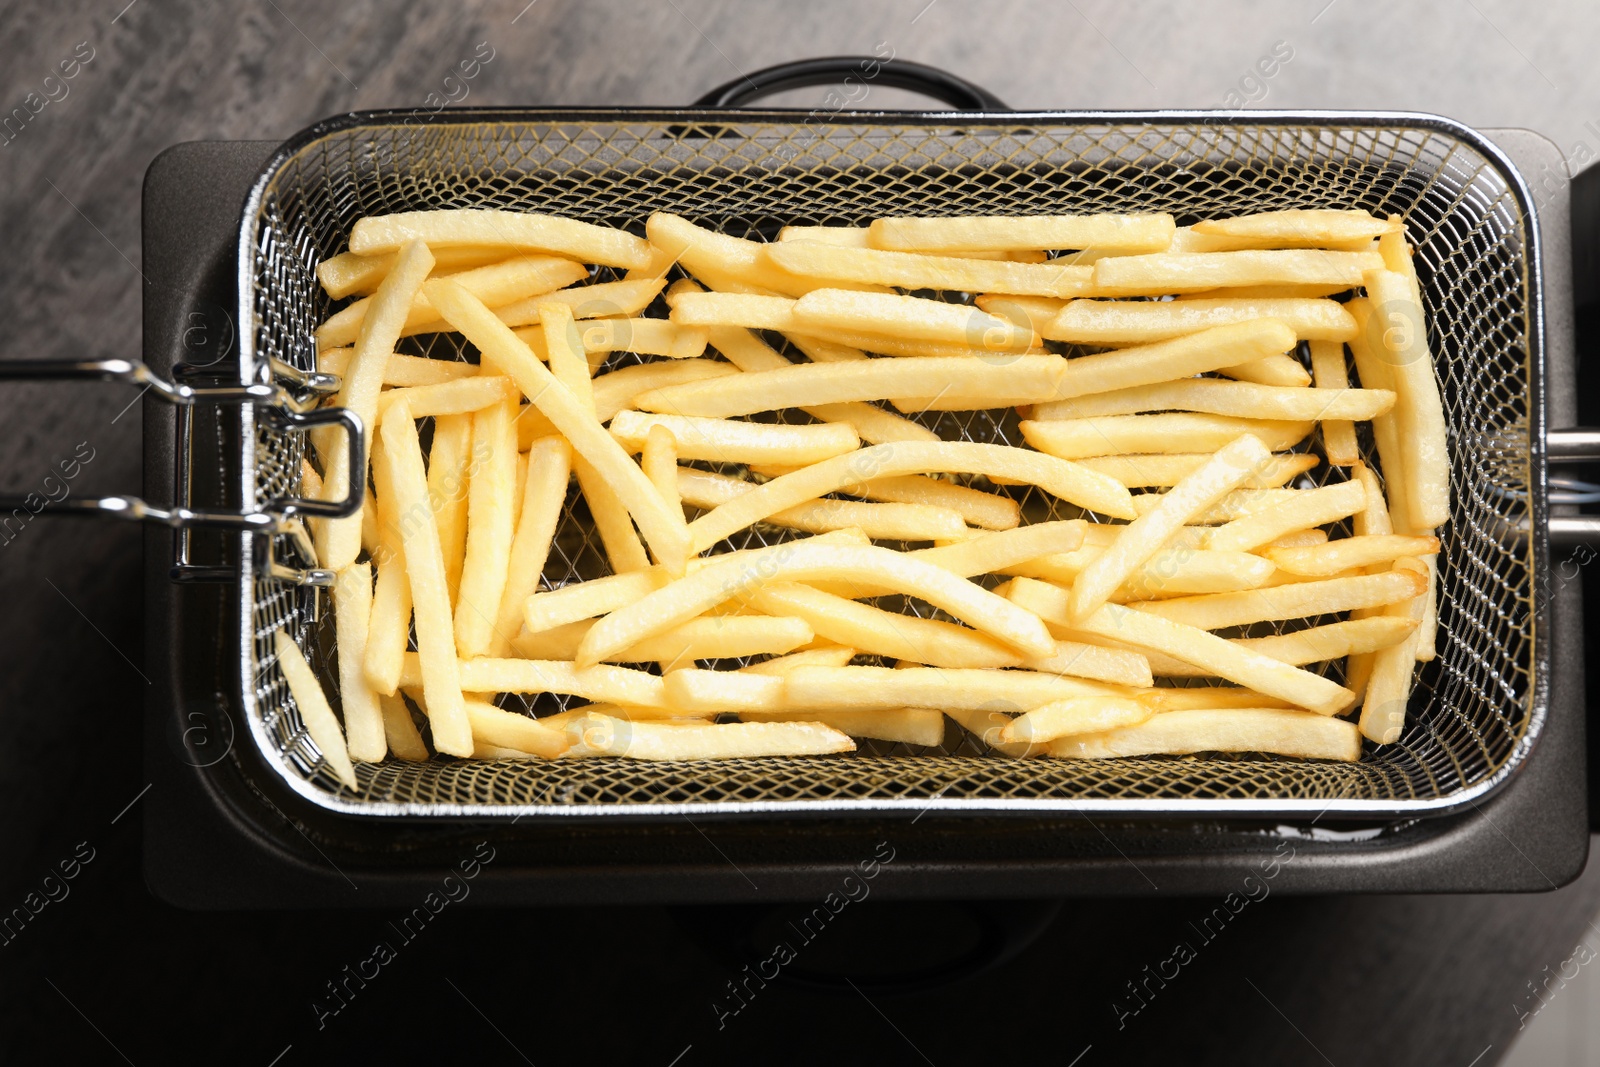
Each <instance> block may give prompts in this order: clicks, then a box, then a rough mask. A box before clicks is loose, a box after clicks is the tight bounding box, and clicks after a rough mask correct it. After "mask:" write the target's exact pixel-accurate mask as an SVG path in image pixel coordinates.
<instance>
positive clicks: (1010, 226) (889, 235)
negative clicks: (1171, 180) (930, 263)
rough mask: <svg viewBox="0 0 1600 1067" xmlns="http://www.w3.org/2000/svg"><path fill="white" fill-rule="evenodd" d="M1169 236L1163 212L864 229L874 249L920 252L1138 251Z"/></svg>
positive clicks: (921, 222)
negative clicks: (1027, 250) (1024, 250)
mask: <svg viewBox="0 0 1600 1067" xmlns="http://www.w3.org/2000/svg"><path fill="white" fill-rule="evenodd" d="M1172 233H1173V222H1172V216H1171V215H1167V214H1164V213H1162V214H1149V215H1112V214H1105V215H1031V216H1019V215H978V216H968V217H961V218H957V217H945V218H916V217H900V218H885V219H874V220H873V222H872V225H871V227H870V228H869V230H868V240H869V241H870V242H871V244H872V246H873V247H874V248H889V249H908V250H913V251H916V250H920V251H924V252H935V251H938V252H967V251H970V252H979V251H986V250H989V249H1003V250H1019V249H1043V250H1049V249H1058V248H1103V249H1116V250H1118V251H1122V252H1142V251H1156V250H1159V249H1162V248H1166V247H1167V245H1168V243H1169V242H1171V240H1172Z"/></svg>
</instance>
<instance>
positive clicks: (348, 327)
mask: <svg viewBox="0 0 1600 1067" xmlns="http://www.w3.org/2000/svg"><path fill="white" fill-rule="evenodd" d="M588 274H589V271H588V269H587V268H586V267H584V265H583V264H582V263H575V262H573V261H572V260H570V259H562V258H559V257H556V256H518V257H517V258H515V259H508V260H505V261H504V262H501V263H495V264H491V265H490V266H487V267H478V268H477V269H476V270H467V271H462V272H461V273H459V274H451V275H449V278H450V280H451V281H452V282H454V283H456V284H457V285H459V286H461V287H462V288H463V289H465V290H467V292H469V293H471V294H472V295H473V296H476V297H477V298H478V299H479V300H482V301H483V302H484V304H485V305H486V306H488V307H503V306H504V305H506V304H510V303H513V302H515V301H518V300H524V299H527V298H528V297H531V296H541V295H543V294H545V293H548V292H551V291H553V290H556V289H560V288H561V287H562V286H564V285H571V284H572V283H573V282H575V281H578V280H579V279H581V278H585V277H588ZM372 300H373V298H372V297H363V298H362V299H360V300H357V301H356V302H355V303H353V304H351V305H350V306H349V307H346V308H344V309H342V310H340V311H337V312H335V313H334V314H333V315H331V316H329V317H328V318H327V319H326V320H324V321H323V323H322V325H320V326H318V327H317V347H318V348H339V347H340V346H342V345H347V344H350V343H351V342H352V341H353V340H355V337H356V332H357V331H358V330H359V329H360V327H361V322H362V320H363V319H364V318H365V317H366V314H367V310H368V308H369V307H371V305H372ZM443 326H444V323H443V321H442V320H441V319H440V318H439V313H438V312H437V311H435V310H434V308H433V305H432V304H431V303H429V302H428V298H427V295H426V294H424V293H418V294H416V296H414V297H412V299H411V307H410V310H409V311H408V312H407V314H406V320H405V325H404V326H403V327H402V328H401V330H400V336H402V337H410V336H411V335H413V334H419V333H437V332H439V331H440V330H441V329H442V328H443Z"/></svg>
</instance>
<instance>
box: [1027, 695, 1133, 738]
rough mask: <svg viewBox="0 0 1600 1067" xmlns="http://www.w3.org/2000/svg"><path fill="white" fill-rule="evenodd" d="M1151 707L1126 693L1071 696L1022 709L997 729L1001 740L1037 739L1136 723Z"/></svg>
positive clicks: (1085, 732) (1099, 730) (1067, 735)
mask: <svg viewBox="0 0 1600 1067" xmlns="http://www.w3.org/2000/svg"><path fill="white" fill-rule="evenodd" d="M1154 714H1155V711H1154V709H1152V708H1150V707H1149V706H1148V705H1145V704H1141V703H1139V702H1138V701H1137V700H1129V699H1127V698H1126V697H1074V698H1072V699H1070V700H1058V701H1056V702H1055V703H1054V704H1046V705H1044V706H1043V707H1038V708H1034V709H1033V710H1031V711H1025V712H1023V713H1022V714H1021V715H1019V716H1017V717H1016V718H1015V719H1012V720H1011V721H1010V722H1009V723H1007V724H1006V726H1005V728H1004V729H1002V730H1001V731H1000V740H1002V741H1013V742H1015V741H1021V742H1033V743H1038V742H1041V741H1054V740H1055V739H1056V738H1058V737H1070V736H1071V735H1073V734H1091V733H1099V732H1101V731H1103V730H1115V729H1117V728H1119V727H1122V726H1136V725H1138V724H1139V723H1141V722H1144V721H1145V720H1146V719H1148V718H1149V717H1150V716H1152V715H1154Z"/></svg>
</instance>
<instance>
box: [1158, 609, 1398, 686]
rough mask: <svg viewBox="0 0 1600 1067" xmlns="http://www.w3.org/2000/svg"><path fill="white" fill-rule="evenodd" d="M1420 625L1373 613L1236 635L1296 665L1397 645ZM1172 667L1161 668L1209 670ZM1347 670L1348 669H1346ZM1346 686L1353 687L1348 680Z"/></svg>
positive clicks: (1180, 673)
mask: <svg viewBox="0 0 1600 1067" xmlns="http://www.w3.org/2000/svg"><path fill="white" fill-rule="evenodd" d="M1416 629H1417V626H1416V624H1415V623H1414V622H1412V621H1411V620H1410V619H1409V618H1403V617H1400V616H1397V615H1370V616H1368V617H1366V618H1362V619H1350V620H1348V621H1346V622H1334V623H1329V624H1328V625H1326V626H1313V627H1310V628H1308V629H1305V630H1296V631H1295V632H1293V633H1287V634H1274V635H1273V636H1271V637H1246V638H1235V639H1234V644H1236V645H1238V646H1240V647H1241V648H1247V649H1249V650H1250V651H1252V652H1259V653H1261V654H1262V655H1263V656H1270V657H1272V658H1273V659H1275V660H1277V661H1278V662H1280V663H1289V664H1293V665H1295V666H1297V667H1299V666H1304V665H1305V664H1307V663H1323V662H1326V661H1328V660H1335V659H1343V658H1344V657H1346V656H1365V655H1369V654H1370V653H1373V652H1377V651H1378V650H1380V649H1385V648H1388V647H1390V646H1391V645H1397V644H1399V643H1400V642H1401V641H1404V640H1405V639H1406V638H1408V637H1410V636H1411V635H1412V634H1414V633H1415V632H1416ZM1170 666H1171V667H1176V668H1177V669H1169V665H1168V664H1162V669H1161V670H1160V671H1159V672H1158V673H1160V674H1162V675H1165V676H1167V677H1173V678H1184V677H1192V676H1198V675H1203V674H1206V673H1208V672H1207V671H1206V670H1205V669H1204V668H1200V667H1195V666H1193V665H1192V664H1186V663H1182V662H1176V661H1174V663H1173V664H1172V665H1170ZM1347 674H1348V671H1347ZM1345 688H1347V689H1351V690H1352V691H1354V687H1353V686H1351V685H1350V684H1349V682H1348V681H1347V682H1346V683H1345Z"/></svg>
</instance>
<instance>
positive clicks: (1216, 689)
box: [1137, 685, 1295, 715]
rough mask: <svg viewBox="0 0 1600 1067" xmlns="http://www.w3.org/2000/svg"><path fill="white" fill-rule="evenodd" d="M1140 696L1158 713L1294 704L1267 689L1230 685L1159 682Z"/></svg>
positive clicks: (1272, 706)
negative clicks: (1182, 684) (1266, 691)
mask: <svg viewBox="0 0 1600 1067" xmlns="http://www.w3.org/2000/svg"><path fill="white" fill-rule="evenodd" d="M1137 699H1138V700H1139V701H1140V702H1141V703H1143V704H1148V705H1150V706H1151V707H1152V708H1154V709H1155V710H1156V713H1157V714H1158V715H1159V714H1162V713H1164V712H1168V711H1195V710H1219V709H1222V708H1292V707H1295V705H1293V704H1291V703H1289V702H1288V701H1284V700H1279V699H1277V698H1276V697H1269V696H1267V695H1266V694H1265V693H1257V692H1255V691H1253V690H1250V689H1240V688H1239V687H1237V686H1231V685H1197V686H1186V687H1183V688H1174V687H1168V686H1157V687H1156V688H1154V689H1146V690H1144V691H1143V692H1141V693H1139V694H1138V697H1137Z"/></svg>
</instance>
